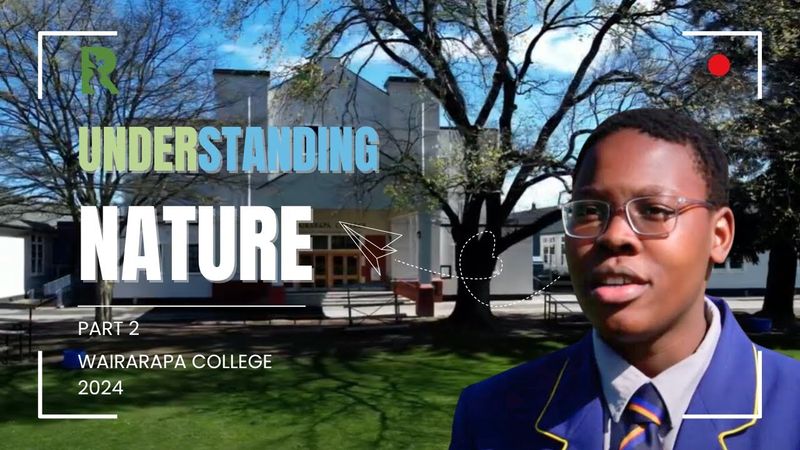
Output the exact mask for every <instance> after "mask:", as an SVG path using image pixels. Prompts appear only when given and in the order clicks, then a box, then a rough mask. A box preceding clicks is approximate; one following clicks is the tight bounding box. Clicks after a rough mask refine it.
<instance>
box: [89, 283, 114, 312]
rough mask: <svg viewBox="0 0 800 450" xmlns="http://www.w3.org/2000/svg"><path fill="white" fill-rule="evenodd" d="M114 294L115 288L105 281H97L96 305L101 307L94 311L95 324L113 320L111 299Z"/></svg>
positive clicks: (95, 291)
mask: <svg viewBox="0 0 800 450" xmlns="http://www.w3.org/2000/svg"><path fill="white" fill-rule="evenodd" d="M113 294H114V286H113V285H112V284H111V283H110V282H108V281H105V280H102V279H101V280H97V283H95V290H94V296H95V304H96V305H98V306H100V307H99V308H95V309H94V321H95V322H110V321H111V320H112V314H111V308H110V306H111V299H112V298H113V296H114V295H113Z"/></svg>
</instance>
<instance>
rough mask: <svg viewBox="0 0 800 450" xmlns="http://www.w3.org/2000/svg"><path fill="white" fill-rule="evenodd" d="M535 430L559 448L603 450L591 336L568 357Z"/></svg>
mask: <svg viewBox="0 0 800 450" xmlns="http://www.w3.org/2000/svg"><path fill="white" fill-rule="evenodd" d="M559 370H560V372H559V376H558V378H557V380H556V381H555V383H554V384H553V386H552V387H551V388H550V390H549V397H548V400H547V402H546V404H545V407H544V409H543V410H542V412H541V413H540V414H539V417H538V419H537V420H536V423H535V424H534V427H535V429H536V431H537V432H538V433H540V434H542V435H544V436H547V438H549V439H551V440H552V442H553V443H554V445H555V448H561V449H567V448H571V449H601V448H603V418H604V415H603V404H602V391H601V388H600V378H599V375H598V373H597V365H596V364H595V362H594V351H593V350H592V340H591V333H589V334H587V335H586V336H585V337H584V338H583V339H581V340H580V341H579V342H578V343H577V344H575V346H574V347H573V351H571V352H569V353H568V354H567V359H566V360H565V361H564V362H563V363H562V366H561V367H560V368H559Z"/></svg>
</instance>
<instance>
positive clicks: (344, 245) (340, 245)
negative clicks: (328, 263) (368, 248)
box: [331, 236, 358, 250]
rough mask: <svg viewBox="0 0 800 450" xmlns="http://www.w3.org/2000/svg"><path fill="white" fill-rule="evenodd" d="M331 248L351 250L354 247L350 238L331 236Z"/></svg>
mask: <svg viewBox="0 0 800 450" xmlns="http://www.w3.org/2000/svg"><path fill="white" fill-rule="evenodd" d="M331 248H332V249H334V250H342V249H351V248H358V247H356V244H355V242H353V240H352V239H350V236H331Z"/></svg>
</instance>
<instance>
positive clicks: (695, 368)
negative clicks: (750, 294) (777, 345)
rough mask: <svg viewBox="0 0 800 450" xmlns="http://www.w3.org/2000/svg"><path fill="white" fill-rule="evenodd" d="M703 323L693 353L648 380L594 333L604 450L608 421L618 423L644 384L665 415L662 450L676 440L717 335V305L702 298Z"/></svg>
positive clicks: (669, 449)
mask: <svg viewBox="0 0 800 450" xmlns="http://www.w3.org/2000/svg"><path fill="white" fill-rule="evenodd" d="M705 306H706V320H707V321H708V322H709V323H710V325H709V327H708V330H707V331H706V335H705V337H703V341H702V342H701V343H700V346H699V347H697V350H696V351H695V352H694V353H693V354H691V355H689V356H688V357H687V358H685V359H683V360H682V361H680V362H678V363H676V364H674V365H672V366H671V367H669V368H668V369H666V370H664V371H663V372H661V373H660V374H658V375H656V376H655V378H652V379H651V378H649V377H647V375H645V374H643V373H642V372H641V371H639V369H637V368H636V367H634V366H632V365H630V364H629V363H628V362H627V361H625V359H623V358H622V357H621V356H620V355H618V354H617V352H616V351H614V350H613V349H612V348H611V347H610V346H609V345H608V344H607V343H605V342H604V341H603V339H602V338H601V337H600V335H599V334H598V333H597V330H595V331H594V332H593V333H592V344H593V347H594V355H595V359H596V361H597V368H598V370H599V372H600V384H601V386H602V389H603V396H604V398H605V406H606V407H605V408H604V410H605V417H606V420H605V424H604V430H603V438H604V446H603V447H604V448H605V449H606V450H609V447H610V445H611V421H612V420H613V421H614V422H619V420H620V418H621V417H622V413H623V412H624V411H625V407H626V406H627V405H628V401H629V400H630V399H631V397H633V394H634V393H635V392H636V391H637V390H638V389H639V388H640V387H641V386H642V385H644V384H646V383H650V382H652V383H653V385H655V387H656V389H657V390H658V393H659V394H660V395H661V398H662V399H663V400H664V403H665V405H666V408H667V411H668V413H669V421H670V424H671V428H670V430H669V431H668V432H667V433H666V434H664V435H661V436H659V438H660V440H661V443H662V445H663V446H664V450H672V448H673V446H674V445H675V440H676V438H677V437H678V431H679V430H680V426H681V422H682V420H683V415H684V413H686V410H687V409H688V408H689V402H691V400H692V396H693V395H694V391H695V389H696V388H697V385H698V384H699V383H700V379H702V378H703V374H705V372H706V369H707V368H708V365H709V364H710V363H711V358H712V357H713V356H714V350H715V349H716V348H717V341H719V335H720V332H721V329H722V327H721V319H720V313H719V310H718V309H717V306H716V305H714V303H712V302H711V300H709V299H708V297H706V305H705Z"/></svg>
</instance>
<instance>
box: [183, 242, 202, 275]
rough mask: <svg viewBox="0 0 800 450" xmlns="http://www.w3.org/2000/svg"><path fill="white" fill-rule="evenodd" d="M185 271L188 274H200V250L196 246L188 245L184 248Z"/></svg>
mask: <svg viewBox="0 0 800 450" xmlns="http://www.w3.org/2000/svg"><path fill="white" fill-rule="evenodd" d="M186 271H187V272H188V273H190V274H192V273H200V250H199V247H198V245H197V244H189V246H188V247H187V248H186Z"/></svg>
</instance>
